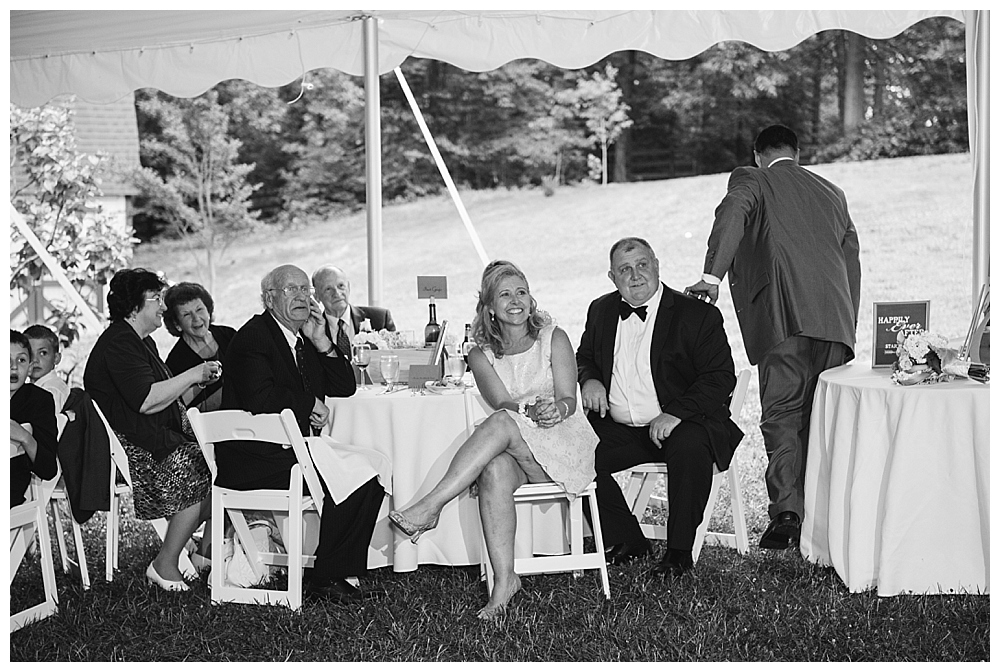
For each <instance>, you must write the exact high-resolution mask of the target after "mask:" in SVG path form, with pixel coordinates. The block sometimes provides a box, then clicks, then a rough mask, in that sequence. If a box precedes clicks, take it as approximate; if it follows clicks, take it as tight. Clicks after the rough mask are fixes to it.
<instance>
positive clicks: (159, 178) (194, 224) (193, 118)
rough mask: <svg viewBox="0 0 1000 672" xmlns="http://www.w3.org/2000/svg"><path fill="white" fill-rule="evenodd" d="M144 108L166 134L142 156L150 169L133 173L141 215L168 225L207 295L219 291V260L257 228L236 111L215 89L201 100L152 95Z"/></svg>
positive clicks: (145, 146) (147, 144)
mask: <svg viewBox="0 0 1000 672" xmlns="http://www.w3.org/2000/svg"><path fill="white" fill-rule="evenodd" d="M139 109H140V110H142V112H143V113H144V114H145V115H146V116H148V117H149V118H151V119H153V120H155V121H156V122H157V123H158V124H159V125H160V127H161V128H162V135H160V136H156V137H146V138H144V139H143V140H142V141H141V142H140V145H139V150H140V158H141V159H142V160H143V162H149V163H152V164H153V165H156V166H158V167H159V170H157V169H154V168H152V167H149V164H147V165H146V166H144V167H143V168H140V169H139V170H138V171H136V173H135V182H136V185H137V187H138V188H139V190H140V195H141V200H140V202H139V204H138V209H139V211H141V212H144V213H146V214H148V215H151V216H154V217H156V218H158V219H160V220H163V221H166V222H169V223H170V224H171V225H172V226H173V228H174V231H175V232H176V233H177V235H178V236H180V237H181V238H182V239H183V240H184V241H186V242H187V243H188V244H189V246H190V248H191V252H192V254H193V255H194V258H195V260H196V262H197V263H198V266H199V268H201V259H200V256H199V252H198V251H199V250H200V252H201V254H203V255H204V259H205V265H204V269H203V274H204V275H205V276H206V277H207V283H206V284H207V285H208V290H209V291H210V292H211V291H214V288H215V265H216V262H217V261H218V257H219V256H221V255H222V254H223V253H224V251H225V248H226V247H227V246H228V245H229V243H231V242H232V241H233V240H234V239H235V237H236V236H237V235H238V234H240V233H242V232H245V231H247V230H250V229H252V228H254V227H255V225H256V223H257V217H256V214H255V213H253V212H252V211H251V210H250V203H249V199H250V196H251V195H252V194H253V192H254V191H255V190H256V189H257V185H252V184H249V183H248V182H247V179H246V178H247V175H248V174H249V173H250V171H252V170H253V168H254V166H253V164H241V163H237V157H238V152H239V148H240V141H239V140H236V139H234V138H232V137H230V135H229V118H230V115H231V111H230V110H228V109H226V106H225V105H222V104H220V103H219V96H218V93H217V92H216V91H214V90H210V91H208V92H207V93H206V94H204V95H202V96H199V97H198V98H176V99H175V98H169V97H167V96H159V95H157V96H153V97H148V98H144V99H143V100H141V101H139Z"/></svg>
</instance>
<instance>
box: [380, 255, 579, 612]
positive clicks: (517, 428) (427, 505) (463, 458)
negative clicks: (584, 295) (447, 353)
mask: <svg viewBox="0 0 1000 672" xmlns="http://www.w3.org/2000/svg"><path fill="white" fill-rule="evenodd" d="M472 333H473V336H474V338H475V341H476V344H477V347H475V348H473V349H472V351H471V352H470V353H469V366H470V367H471V369H472V372H473V374H474V375H475V377H476V384H477V385H478V387H479V392H480V393H481V394H482V395H483V398H484V399H485V400H486V401H487V402H488V403H489V404H490V406H491V407H492V408H494V409H496V410H495V412H494V413H493V414H492V415H490V416H489V417H488V418H486V420H484V421H483V422H482V423H481V424H480V425H479V426H478V427H476V430H475V432H473V434H472V436H470V437H469V439H468V440H467V441H466V442H465V443H464V444H462V446H461V447H460V448H459V449H458V452H457V453H456V454H455V457H454V459H452V461H451V465H450V466H449V467H448V471H447V473H445V475H444V477H443V478H442V479H441V481H440V482H439V483H438V484H437V485H436V486H435V487H434V489H433V490H431V492H429V493H427V495H425V496H424V497H423V498H421V499H420V500H419V501H417V502H416V503H414V504H413V505H411V506H410V507H409V508H407V509H406V510H404V511H392V512H391V513H390V514H389V519H390V520H391V521H392V522H393V524H395V525H396V526H397V527H399V528H400V529H401V530H402V531H403V532H404V533H405V534H407V535H409V536H410V539H411V541H413V542H414V543H416V542H417V540H418V539H419V538H420V535H421V534H423V533H424V532H426V531H427V530H430V529H433V528H434V526H435V525H437V520H438V516H439V514H440V513H441V509H442V507H444V505H445V504H447V503H448V502H449V501H451V500H452V499H454V498H455V497H457V496H458V495H459V494H460V493H462V492H463V491H464V490H466V489H467V488H468V487H469V486H471V485H472V484H473V483H475V484H477V487H478V490H479V515H480V518H481V519H482V523H483V534H484V536H485V538H486V549H487V552H488V553H489V556H490V562H491V563H492V565H493V570H494V574H495V579H496V582H495V583H494V586H493V593H492V594H491V595H490V599H489V602H488V603H487V604H486V606H485V607H483V608H482V609H481V610H480V611H479V613H478V616H479V618H493V617H494V616H496V615H497V614H499V613H500V612H501V611H502V610H503V609H504V608H505V607H506V605H507V603H508V602H509V601H510V599H511V597H513V596H514V594H515V593H516V592H517V591H518V590H520V588H521V581H520V579H519V578H518V577H517V575H516V574H515V573H514V530H515V527H516V524H517V519H516V516H515V514H514V497H513V493H514V490H516V489H517V488H519V487H520V486H522V485H524V484H525V483H540V482H548V481H554V482H555V483H557V484H559V485H560V486H562V488H563V489H564V490H566V492H567V493H569V494H570V495H571V496H576V495H577V494H579V493H580V492H581V491H583V489H584V488H585V487H587V485H588V484H589V483H590V482H591V481H593V480H594V476H595V472H594V450H595V448H596V447H597V435H596V434H595V433H594V430H593V429H592V428H591V426H590V423H589V422H588V421H587V419H586V418H585V417H584V416H583V414H582V413H577V412H576V410H577V403H576V402H577V382H576V376H577V374H576V358H575V356H574V354H573V348H572V346H571V345H570V342H569V338H568V337H567V336H566V332H564V331H563V330H562V329H560V328H559V327H557V326H555V325H554V324H552V323H551V319H550V318H549V316H548V315H547V314H546V313H544V312H540V311H539V310H538V308H537V304H536V303H535V300H534V299H533V298H532V296H531V293H530V291H529V289H528V281H527V279H526V278H525V277H524V274H523V273H522V272H521V271H520V270H519V269H518V268H517V266H515V265H514V264H512V263H510V262H509V261H494V262H491V263H490V264H489V265H488V266H487V267H486V270H484V271H483V279H482V285H481V287H480V291H479V302H478V304H477V306H476V317H475V319H474V321H473V328H472Z"/></svg>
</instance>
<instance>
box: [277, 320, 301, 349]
mask: <svg viewBox="0 0 1000 672" xmlns="http://www.w3.org/2000/svg"><path fill="white" fill-rule="evenodd" d="M271 319H274V315H272V316H271ZM274 323H275V324H277V325H278V328H279V329H281V335H282V336H284V337H285V341H287V342H288V347H289V348H291V349H292V354H293V355H294V354H295V341H297V340H298V338H299V335H298V334H293V333H292V332H291V331H289V330H288V327H286V326H285V325H283V324H282V323H281V322H278V320H274ZM304 338H305V337H303V340H304Z"/></svg>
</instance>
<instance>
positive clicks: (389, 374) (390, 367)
mask: <svg viewBox="0 0 1000 672" xmlns="http://www.w3.org/2000/svg"><path fill="white" fill-rule="evenodd" d="M378 366H379V371H380V372H381V373H382V379H383V380H384V381H385V384H386V389H385V393H386V394H388V393H390V392H392V389H393V387H395V386H396V381H397V380H399V356H398V355H382V356H381V357H379V360H378Z"/></svg>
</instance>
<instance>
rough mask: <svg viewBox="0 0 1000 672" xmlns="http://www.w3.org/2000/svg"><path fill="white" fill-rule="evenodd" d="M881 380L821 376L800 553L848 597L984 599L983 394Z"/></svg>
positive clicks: (860, 374)
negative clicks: (828, 571)
mask: <svg viewBox="0 0 1000 672" xmlns="http://www.w3.org/2000/svg"><path fill="white" fill-rule="evenodd" d="M889 376H890V371H889V370H887V369H871V368H869V367H867V366H863V365H844V366H840V367H837V368H834V369H830V370H829V371H825V372H824V373H823V374H821V375H820V377H819V382H818V384H817V386H816V395H815V398H814V402H813V411H812V419H811V422H810V430H809V451H808V457H807V459H806V473H805V517H804V520H803V525H802V534H801V539H800V542H799V548H800V551H801V553H802V555H803V557H805V558H806V559H807V560H810V561H812V562H815V563H819V564H822V565H833V567H834V568H835V569H836V571H837V574H838V575H839V576H840V578H841V579H842V580H843V581H844V583H845V584H846V585H847V587H848V589H850V590H851V591H852V592H860V591H864V590H869V589H872V588H877V590H878V594H879V595H880V596H889V595H898V594H900V593H920V594H922V593H935V594H936V593H951V592H968V593H983V594H988V593H989V568H990V490H989V488H990V457H989V438H990V409H989V400H990V388H989V385H988V384H986V385H984V384H982V383H977V382H973V381H969V380H956V381H952V382H949V383H938V384H934V385H915V386H909V387H905V386H901V385H896V384H895V383H893V382H892V381H891V380H890V377H889Z"/></svg>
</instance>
